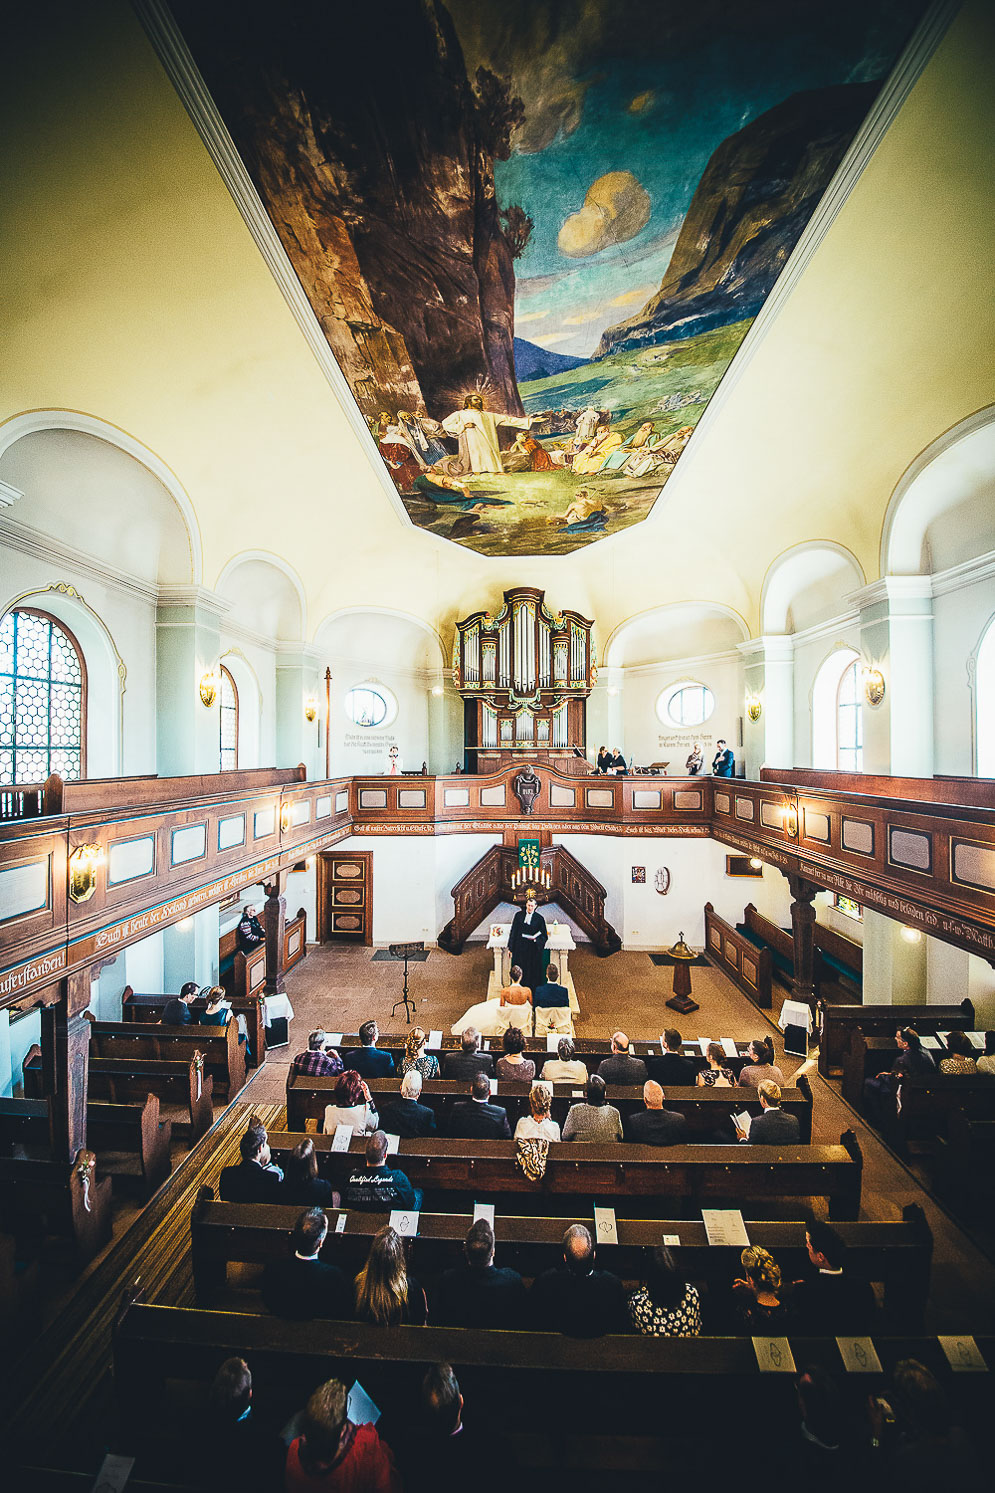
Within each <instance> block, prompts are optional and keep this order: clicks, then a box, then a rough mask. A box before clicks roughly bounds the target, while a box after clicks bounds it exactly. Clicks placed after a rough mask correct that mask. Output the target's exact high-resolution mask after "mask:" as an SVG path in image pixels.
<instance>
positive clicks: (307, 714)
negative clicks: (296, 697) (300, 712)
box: [304, 695, 318, 726]
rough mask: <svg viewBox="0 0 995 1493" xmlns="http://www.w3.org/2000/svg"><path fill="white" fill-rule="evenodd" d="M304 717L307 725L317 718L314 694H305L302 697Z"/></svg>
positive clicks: (316, 704) (316, 702)
mask: <svg viewBox="0 0 995 1493" xmlns="http://www.w3.org/2000/svg"><path fill="white" fill-rule="evenodd" d="M304 719H305V720H306V721H307V723H308V725H309V726H310V725H311V724H312V722H313V721H316V720H317V719H318V701H317V700H316V699H315V697H314V695H306V696H305V697H304Z"/></svg>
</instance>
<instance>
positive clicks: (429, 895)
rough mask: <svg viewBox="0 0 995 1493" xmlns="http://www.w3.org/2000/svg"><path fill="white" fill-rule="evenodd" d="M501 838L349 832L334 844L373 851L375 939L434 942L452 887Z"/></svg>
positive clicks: (450, 909) (448, 914)
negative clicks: (346, 837)
mask: <svg viewBox="0 0 995 1493" xmlns="http://www.w3.org/2000/svg"><path fill="white" fill-rule="evenodd" d="M500 840H501V837H500V835H440V836H438V837H436V838H433V837H431V836H428V835H426V836H425V837H424V838H421V837H415V836H407V835H384V836H382V837H381V836H379V835H377V836H373V835H353V836H350V837H349V839H347V840H343V841H342V842H341V843H340V844H339V845H337V846H336V850H372V852H373V942H374V943H375V944H378V945H382V944H388V943H405V942H408V941H409V940H414V939H424V941H425V942H426V943H429V944H434V943H435V940H436V938H437V937H438V935H439V933H440V932H441V931H442V929H443V928H444V927H445V926H446V924H447V923H448V922H449V920H450V918H451V917H452V915H453V899H452V895H451V891H452V888H453V887H454V886H455V885H456V883H457V882H458V881H460V880H461V879H462V877H463V876H465V875H466V873H467V871H469V870H470V868H471V867H472V866H474V865H476V863H477V861H478V860H479V859H480V857H481V856H482V855H483V854H484V852H485V851H486V850H488V849H489V848H490V847H491V846H492V845H497V844H500ZM287 905H288V907H289V905H290V903H289V900H288V904H287Z"/></svg>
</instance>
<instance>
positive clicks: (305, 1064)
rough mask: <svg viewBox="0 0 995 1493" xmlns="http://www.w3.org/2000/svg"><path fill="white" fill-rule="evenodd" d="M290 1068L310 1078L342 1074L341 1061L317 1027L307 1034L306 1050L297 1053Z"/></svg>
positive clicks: (332, 1076)
mask: <svg viewBox="0 0 995 1493" xmlns="http://www.w3.org/2000/svg"><path fill="white" fill-rule="evenodd" d="M290 1066H291V1068H293V1070H294V1072H295V1073H305V1074H307V1075H308V1077H310V1078H334V1077H335V1076H336V1074H339V1073H341V1072H342V1059H341V1058H340V1057H339V1055H338V1053H337V1052H336V1051H335V1048H334V1047H330V1046H329V1045H328V1037H327V1035H326V1034H325V1033H324V1032H323V1031H322V1030H321V1028H320V1027H319V1028H318V1029H317V1031H313V1032H311V1033H310V1034H309V1036H308V1039H307V1050H306V1051H305V1052H299V1053H298V1054H297V1056H296V1057H295V1058H293V1059H292V1061H291V1064H290Z"/></svg>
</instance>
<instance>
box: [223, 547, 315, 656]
mask: <svg viewBox="0 0 995 1493" xmlns="http://www.w3.org/2000/svg"><path fill="white" fill-rule="evenodd" d="M252 561H258V562H259V563H260V564H263V565H272V567H273V569H274V570H279V571H280V572H281V573H282V574H283V575H284V576H285V577H286V578H287V580H288V581H289V582H290V584H291V585H292V586H293V588H294V591H295V593H296V596H297V601H298V605H299V606H300V609H301V625H300V640H301V642H302V643H303V641H304V639H305V638H306V637H307V596H306V594H305V591H304V582H303V581H302V580H301V578H300V576H299V575H298V573H297V571H296V570H295V569H294V567H293V566H292V565H291V564H290V562H289V560H285V559H284V558H283V556H282V555H276V554H274V553H273V552H272V550H240V551H239V552H238V554H237V555H232V557H231V559H230V560H228V561H227V562H226V564H225V565H224V566H223V567H222V569H221V572H220V574H219V575H218V578H217V580H216V581H215V583H214V589H215V591H220V590H221V588H222V586H223V585H224V583H225V581H226V580H228V579H229V577H230V576H232V575H233V574H234V572H235V571H236V570H237V569H238V567H239V566H240V565H246V564H248V563H250V562H252ZM287 641H290V640H289V639H288V640H287ZM295 641H296V640H295Z"/></svg>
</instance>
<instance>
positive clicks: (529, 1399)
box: [113, 1303, 995, 1487]
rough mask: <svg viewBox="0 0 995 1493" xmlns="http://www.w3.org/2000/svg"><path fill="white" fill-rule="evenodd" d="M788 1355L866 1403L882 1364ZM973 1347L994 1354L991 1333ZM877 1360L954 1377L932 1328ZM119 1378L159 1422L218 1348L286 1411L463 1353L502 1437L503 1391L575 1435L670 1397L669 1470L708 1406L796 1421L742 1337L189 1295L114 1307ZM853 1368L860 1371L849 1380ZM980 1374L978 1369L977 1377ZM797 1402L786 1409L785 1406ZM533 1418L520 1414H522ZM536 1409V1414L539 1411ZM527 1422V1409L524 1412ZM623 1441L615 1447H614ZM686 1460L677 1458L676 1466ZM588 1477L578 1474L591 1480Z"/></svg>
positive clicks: (829, 1350) (643, 1421)
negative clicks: (276, 1314) (514, 1325)
mask: <svg viewBox="0 0 995 1493" xmlns="http://www.w3.org/2000/svg"><path fill="white" fill-rule="evenodd" d="M789 1341H790V1346H791V1349H792V1352H793V1356H794V1360H795V1363H796V1364H797V1365H798V1366H799V1367H801V1366H807V1365H809V1364H819V1365H821V1366H823V1367H824V1368H826V1369H827V1370H828V1371H829V1372H830V1373H832V1374H833V1376H834V1378H836V1379H837V1380H838V1381H840V1382H841V1383H842V1385H843V1389H844V1393H845V1394H846V1393H849V1394H850V1395H851V1403H850V1404H848V1406H847V1409H848V1412H849V1411H855V1410H857V1408H858V1407H860V1408H862V1407H863V1406H865V1405H866V1397H867V1395H868V1394H869V1393H871V1394H874V1393H877V1392H878V1391H879V1390H880V1389H881V1388H883V1386H884V1384H885V1383H887V1379H886V1378H882V1376H881V1375H878V1374H874V1373H870V1374H860V1375H850V1376H847V1375H846V1374H844V1373H843V1364H842V1359H841V1357H840V1350H839V1347H838V1345H837V1343H836V1341H835V1339H832V1338H829V1339H825V1338H823V1339H820V1338H800V1337H791V1338H790V1339H789ZM977 1343H978V1347H979V1349H980V1351H981V1353H982V1355H983V1357H984V1358H985V1360H986V1362H987V1363H988V1364H989V1365H990V1366H995V1339H992V1338H979V1339H977ZM874 1345H875V1349H876V1351H877V1353H878V1356H879V1358H880V1360H881V1364H882V1369H883V1373H884V1375H885V1376H887V1375H888V1374H890V1372H891V1371H892V1370H893V1369H894V1366H895V1364H896V1363H897V1362H898V1361H899V1360H900V1359H904V1358H912V1357H914V1358H916V1359H918V1360H919V1361H920V1362H921V1363H923V1364H925V1365H926V1367H927V1368H928V1369H930V1370H931V1371H932V1372H933V1373H935V1374H936V1375H937V1377H938V1378H939V1380H940V1382H941V1384H943V1385H944V1386H947V1387H949V1386H950V1384H951V1382H952V1379H951V1371H950V1367H949V1364H948V1363H947V1360H946V1358H945V1356H944V1354H943V1352H942V1350H941V1348H940V1345H939V1343H938V1342H937V1340H936V1339H935V1338H923V1337H902V1338H887V1337H884V1336H875V1338H874ZM113 1351H114V1382H115V1385H116V1388H117V1394H118V1401H119V1408H120V1411H121V1416H122V1422H123V1423H126V1424H129V1425H131V1426H133V1427H134V1428H135V1431H136V1433H137V1434H139V1435H141V1434H142V1433H143V1432H144V1433H146V1434H150V1435H153V1436H154V1435H156V1434H157V1433H158V1434H161V1432H162V1429H163V1424H164V1421H165V1422H166V1423H169V1421H170V1420H171V1417H170V1415H169V1413H168V1410H167V1411H165V1412H164V1409H163V1407H164V1405H166V1403H167V1400H166V1381H168V1380H181V1381H187V1382H189V1381H191V1380H193V1381H194V1382H196V1383H198V1384H199V1385H202V1386H206V1385H208V1384H209V1383H210V1382H211V1379H212V1377H213V1376H214V1374H215V1373H216V1372H217V1369H218V1368H219V1366H220V1365H221V1363H223V1362H224V1360H225V1359H226V1358H229V1357H232V1356H233V1355H238V1356H240V1357H244V1358H245V1359H246V1360H247V1362H248V1363H249V1364H250V1365H251V1367H252V1375H253V1394H254V1397H255V1399H256V1402H257V1403H259V1404H266V1405H268V1406H269V1407H271V1408H272V1409H273V1410H274V1411H277V1410H279V1411H280V1412H281V1413H282V1412H283V1411H284V1410H285V1411H286V1412H287V1413H289V1412H290V1411H291V1410H293V1409H294V1408H297V1407H299V1406H300V1405H301V1404H302V1403H304V1401H305V1400H306V1398H307V1396H308V1394H309V1393H310V1392H311V1390H312V1389H313V1388H314V1387H315V1386H316V1385H318V1384H320V1383H321V1382H322V1381H323V1380H325V1379H326V1378H327V1377H328V1375H329V1373H330V1372H334V1373H335V1374H337V1375H338V1376H340V1377H341V1378H343V1379H344V1380H345V1382H346V1383H349V1382H350V1381H351V1380H352V1379H353V1378H354V1377H356V1378H358V1379H359V1380H360V1382H361V1383H362V1385H363V1387H364V1388H365V1389H366V1390H367V1392H368V1393H369V1394H370V1395H371V1397H372V1398H373V1399H374V1401H375V1402H376V1403H377V1404H378V1405H380V1406H381V1407H385V1408H387V1409H388V1410H393V1409H400V1408H402V1407H404V1406H405V1405H409V1404H412V1403H415V1402H416V1400H417V1394H418V1390H419V1386H420V1383H421V1380H422V1378H423V1376H424V1373H425V1371H426V1369H427V1368H428V1366H429V1365H431V1364H435V1363H440V1362H447V1363H452V1364H455V1365H456V1366H457V1372H458V1374H459V1381H460V1389H461V1391H462V1393H463V1394H464V1396H465V1397H466V1401H467V1404H468V1405H473V1406H474V1413H475V1416H476V1417H477V1419H476V1421H475V1424H477V1425H478V1427H479V1428H480V1429H481V1431H482V1432H483V1433H484V1434H486V1435H488V1436H489V1437H490V1436H491V1435H493V1436H494V1437H495V1438H498V1439H497V1440H496V1445H500V1439H499V1438H500V1437H501V1436H502V1434H504V1435H507V1434H508V1429H509V1408H508V1393H509V1385H513V1386H514V1394H515V1396H516V1400H517V1399H518V1398H519V1397H520V1399H521V1403H523V1404H525V1405H532V1404H534V1405H537V1406H539V1405H541V1407H542V1413H541V1417H540V1419H539V1421H537V1422H535V1424H536V1426H537V1427H538V1425H539V1424H540V1423H541V1424H542V1425H545V1426H547V1427H549V1426H553V1427H554V1428H555V1431H556V1433H557V1439H558V1440H561V1444H562V1438H565V1441H566V1444H567V1445H572V1444H573V1441H574V1438H575V1436H577V1435H580V1436H585V1435H590V1433H591V1430H592V1427H594V1428H597V1427H604V1426H610V1427H613V1428H617V1431H619V1432H620V1431H621V1430H623V1429H624V1428H629V1427H636V1428H639V1430H640V1434H646V1432H647V1430H649V1429H651V1428H654V1427H656V1428H659V1427H660V1418H661V1406H664V1405H665V1406H666V1429H665V1431H663V1432H662V1434H665V1435H666V1437H667V1443H666V1445H667V1447H668V1448H669V1449H670V1451H671V1457H670V1460H669V1462H668V1471H669V1472H671V1473H673V1472H674V1469H675V1465H678V1463H677V1459H678V1457H680V1458H681V1459H687V1462H686V1470H688V1471H692V1472H693V1470H694V1468H695V1467H696V1466H697V1467H698V1468H699V1469H700V1464H701V1457H702V1446H703V1445H706V1444H708V1443H707V1440H706V1439H705V1438H707V1437H709V1436H711V1437H712V1438H713V1440H714V1437H715V1434H716V1429H715V1427H716V1421H715V1416H716V1407H717V1406H718V1407H720V1409H721V1416H722V1439H723V1443H724V1444H726V1445H737V1444H742V1445H747V1444H749V1436H750V1433H751V1430H752V1433H753V1434H754V1435H755V1433H756V1427H757V1425H779V1426H780V1425H785V1426H787V1425H795V1424H797V1408H796V1404H795V1375H793V1374H790V1373H783V1374H766V1373H761V1371H760V1369H759V1366H758V1361H757V1356H756V1353H755V1351H754V1347H753V1344H752V1342H751V1340H750V1338H748V1337H727V1338H715V1337H697V1338H643V1337H638V1336H617V1337H611V1336H610V1337H603V1338H600V1339H598V1341H597V1343H596V1344H592V1343H590V1342H586V1341H583V1340H580V1341H578V1340H575V1339H570V1338H565V1337H561V1336H559V1335H558V1334H555V1333H538V1332H520V1331H519V1332H516V1331H503V1330H494V1329H492V1330H490V1331H487V1332H477V1331H469V1330H467V1329H460V1328H447V1327H433V1326H431V1325H430V1326H427V1327H395V1328H392V1329H391V1330H390V1331H385V1330H384V1329H383V1328H379V1327H372V1326H368V1325H366V1324H364V1323H348V1324H345V1323H343V1324H336V1323H332V1322H326V1321H315V1322H288V1321H282V1320H279V1319H277V1318H273V1317H265V1316H252V1315H242V1314H231V1313H227V1312H216V1311H206V1310H204V1309H202V1308H197V1307H170V1306H146V1305H144V1304H141V1303H135V1304H132V1305H130V1306H128V1307H127V1308H126V1309H125V1310H123V1311H122V1313H121V1314H120V1316H119V1318H118V1321H117V1324H116V1326H115V1331H114V1344H113ZM989 1377H990V1376H989V1375H986V1374H959V1375H957V1376H956V1393H955V1398H956V1402H957V1405H958V1412H959V1414H963V1415H964V1416H965V1417H966V1418H967V1423H968V1426H969V1428H972V1429H973V1428H974V1425H975V1421H977V1422H978V1425H979V1427H980V1425H981V1423H982V1418H983V1417H985V1416H986V1415H988V1414H990V1391H989V1388H988V1385H987V1382H985V1381H987V1380H988V1378H989ZM854 1380H859V1383H858V1384H855V1383H853V1381H854ZM978 1381H982V1382H980V1383H979V1382H978ZM792 1415H793V1416H794V1419H792V1418H791V1417H792ZM526 1419H527V1420H529V1418H528V1417H526ZM533 1419H534V1418H533ZM530 1424H532V1422H531V1421H530ZM620 1450H622V1449H621V1448H620ZM682 1470H684V1469H683V1468H682ZM586 1485H587V1484H585V1482H584V1479H583V1477H581V1480H580V1482H579V1484H578V1486H581V1487H583V1486H586Z"/></svg>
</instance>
